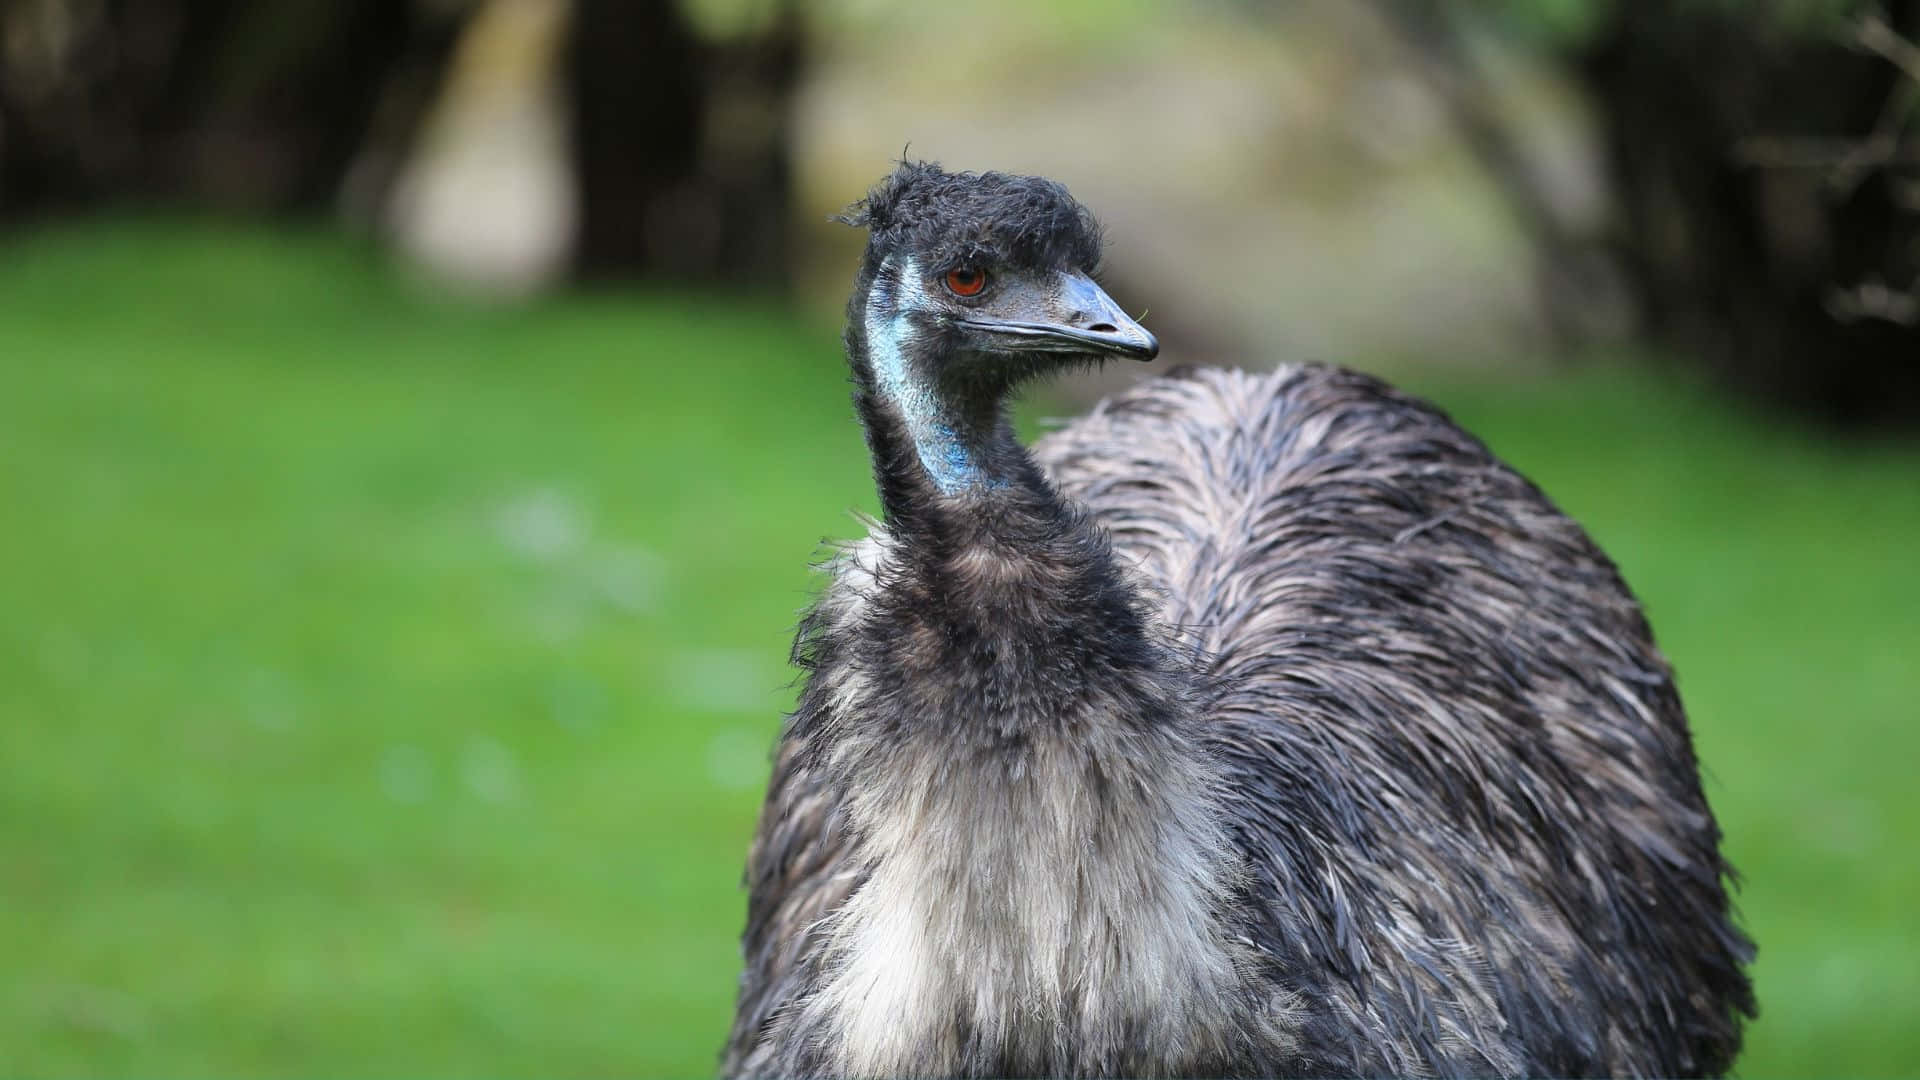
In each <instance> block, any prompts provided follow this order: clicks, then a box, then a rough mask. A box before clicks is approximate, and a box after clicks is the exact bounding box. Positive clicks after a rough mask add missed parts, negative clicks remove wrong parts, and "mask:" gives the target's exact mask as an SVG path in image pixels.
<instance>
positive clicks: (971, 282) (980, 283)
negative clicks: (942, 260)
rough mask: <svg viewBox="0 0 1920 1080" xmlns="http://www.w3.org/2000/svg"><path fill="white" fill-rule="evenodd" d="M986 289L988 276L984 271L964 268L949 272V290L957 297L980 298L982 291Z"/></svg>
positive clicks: (968, 267)
mask: <svg viewBox="0 0 1920 1080" xmlns="http://www.w3.org/2000/svg"><path fill="white" fill-rule="evenodd" d="M986 287H987V275H986V271H984V270H975V269H974V268H973V267H971V266H963V267H961V268H960V269H958V270H949V271H947V289H948V290H949V291H951V292H952V293H953V295H955V296H979V295H980V290H981V289H984V288H986Z"/></svg>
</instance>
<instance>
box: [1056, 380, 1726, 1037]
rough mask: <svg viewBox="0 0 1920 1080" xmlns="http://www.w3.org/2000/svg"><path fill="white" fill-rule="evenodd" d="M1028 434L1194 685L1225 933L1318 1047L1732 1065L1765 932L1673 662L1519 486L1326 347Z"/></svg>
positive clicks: (1175, 384)
mask: <svg viewBox="0 0 1920 1080" xmlns="http://www.w3.org/2000/svg"><path fill="white" fill-rule="evenodd" d="M1034 453H1035V456H1036V457H1037V458H1038V459H1039V461H1040V462H1041V463H1042V464H1043V465H1044V466H1045V467H1046V469H1047V470H1048V472H1049V473H1050V474H1051V476H1052V477H1053V479H1054V480H1055V482H1056V484H1057V485H1058V486H1059V488H1060V489H1061V491H1062V492H1063V493H1065V494H1066V495H1068V496H1070V497H1071V498H1073V499H1076V500H1078V501H1080V502H1083V503H1084V504H1086V505H1087V506H1088V507H1089V508H1090V509H1091V510H1092V512H1093V515H1094V517H1095V519H1096V520H1097V521H1098V522H1099V523H1100V524H1101V525H1102V526H1104V527H1105V528H1106V529H1107V530H1108V531H1109V532H1110V533H1111V534H1112V537H1113V543H1114V546H1115V549H1116V553H1117V554H1118V556H1119V558H1120V561H1121V562H1122V563H1123V564H1130V565H1132V566H1133V567H1134V568H1135V571H1136V573H1137V574H1138V576H1139V578H1140V579H1141V583H1142V585H1143V587H1144V588H1145V589H1146V590H1147V591H1148V593H1149V594H1150V595H1157V596H1158V598H1159V600H1160V603H1161V604H1162V613H1163V615H1164V617H1165V620H1166V622H1167V623H1168V624H1169V625H1170V626H1172V627H1174V628H1175V631H1176V633H1177V634H1178V635H1179V637H1180V639H1181V644H1182V645H1183V647H1185V648H1188V649H1191V650H1193V652H1194V653H1195V655H1197V656H1198V657H1199V658H1200V659H1199V661H1198V662H1199V664H1200V666H1201V667H1202V669H1203V670H1204V671H1205V672H1206V673H1207V675H1208V676H1209V678H1208V684H1209V685H1210V687H1211V691H1210V693H1211V696H1210V698H1209V701H1210V704H1209V706H1208V707H1207V709H1206V715H1207V717H1208V730H1209V731H1210V732H1211V737H1212V740H1213V743H1214V745H1215V747H1216V749H1217V751H1218V753H1219V754H1220V755H1221V757H1222V758H1223V760H1224V761H1225V762H1226V763H1227V775H1228V779H1229V782H1230V786H1231V788H1232V791H1231V793H1230V795H1229V796H1228V801H1227V811H1228V819H1229V825H1230V829H1231V831H1232V834H1233V837H1234V839H1235V840H1236V841H1237V842H1238V844H1239V845H1240V847H1241V849H1242V851H1243V852H1244V854H1245V855H1246V858H1247V864H1248V871H1249V874H1250V881H1249V883H1248V887H1249V889H1250V891H1251V896H1250V897H1249V899H1250V901H1251V902H1250V903H1249V904H1248V905H1247V912H1246V918H1247V920H1248V925H1247V926H1246V927H1245V932H1246V933H1247V935H1248V936H1249V937H1251V938H1252V939H1253V940H1254V941H1255V942H1256V943H1257V944H1258V945H1259V946H1260V947H1261V948H1262V950H1263V951H1265V952H1267V953H1269V954H1270V955H1272V956H1273V957H1274V958H1275V960H1276V961H1277V962H1276V963H1275V965H1274V970H1276V971H1278V972H1281V973H1282V974H1281V975H1279V976H1277V978H1279V979H1280V981H1281V982H1282V983H1283V984H1284V985H1283V987H1282V989H1283V990H1285V991H1289V992H1291V994H1290V996H1288V995H1285V994H1283V995H1282V998H1281V1000H1291V1001H1292V1003H1293V1007H1294V1008H1295V1009H1296V1010H1297V1011H1298V1014H1299V1015H1298V1016H1297V1018H1296V1020H1297V1022H1298V1024H1299V1031H1300V1036H1301V1044H1302V1046H1301V1050H1302V1053H1303V1055H1304V1056H1305V1059H1306V1060H1309V1061H1313V1062H1316V1063H1317V1065H1318V1067H1320V1068H1323V1069H1325V1070H1326V1071H1329V1072H1395V1073H1403V1074H1405V1073H1413V1072H1419V1071H1422V1070H1423V1069H1424V1068H1429V1067H1432V1066H1433V1065H1434V1063H1440V1065H1441V1067H1442V1069H1443V1071H1444V1070H1445V1069H1447V1068H1448V1067H1451V1069H1453V1070H1457V1071H1460V1072H1467V1073H1473V1072H1479V1073H1486V1072H1496V1071H1497V1072H1503V1073H1515V1072H1525V1073H1533V1074H1554V1075H1566V1074H1575V1073H1590V1072H1595V1071H1604V1072H1609V1073H1616V1074H1650V1073H1674V1074H1680V1073H1706V1074H1711V1073H1717V1072H1720V1071H1722V1070H1724V1069H1725V1068H1726V1067H1727V1066H1728V1065H1729V1064H1730V1063H1731V1061H1732V1058H1733V1056H1734V1054H1735V1052H1736V1051H1737V1049H1738V1046H1739V1041H1740V1023H1741V1019H1742V1016H1743V1015H1748V1014H1750V1013H1751V1012H1752V1008H1753V1002H1752V994H1751V990H1750V988H1749V986H1748V983H1747V980H1746V977H1745V975H1744V974H1743V973H1742V970H1741V965H1742V964H1743V963H1744V962H1745V961H1746V959H1747V958H1748V957H1749V956H1750V954H1751V951H1752V950H1751V946H1750V945H1749V944H1748V942H1747V941H1746V939H1745V938H1744V937H1743V936H1742V935H1741V934H1740V933H1739V931H1738V930H1737V929H1736V928H1735V927H1734V925H1733V924H1732V922H1731V920H1730V917H1729V912H1728V898H1727V893H1726V890H1725V887H1724V885H1723V877H1724V876H1725V875H1727V874H1728V873H1729V869H1728V867H1727V866H1726V865H1725V863H1723V862H1722V860H1721V858H1720V856H1719V853H1718V842H1719V832H1718V829H1717V827H1716V825H1715V823H1714V820H1713V816H1712V814H1711V812H1710V811H1709V809H1708V807H1707V803H1706V800H1705V798H1704V797H1703V796H1702V794H1701V790H1700V784H1699V778H1698V770H1697V767H1696V762H1695V758H1694V753H1693V748H1692V744H1691V739H1690V736H1689V733H1688V730H1687V724H1686V718H1685V713H1684V711H1683V710H1682V707H1681V704H1680V700H1679V697H1678V695H1677V694H1676V692H1675V690H1674V685H1673V678H1672V673H1671V671H1670V670H1669V668H1668V666H1667V664H1666V661H1665V660H1664V658H1662V656H1661V655H1660V653H1659V651H1658V650H1657V649H1656V648H1655V646H1654V643H1653V640H1652V636H1651V633H1650V631H1649V630H1648V627H1647V623H1646V620H1645V619H1644V617H1643V616H1642V614H1641V612H1640V609H1639V606H1638V605H1637V604H1636V602H1635V601H1634V599H1633V596H1632V594H1631V593H1630V592H1629V591H1628V589H1627V588H1626V586H1625V585H1624V584H1623V583H1622V581H1621V579H1620V577H1619V574H1618V572H1617V571H1616V570H1615V569H1614V567H1613V564H1612V563H1611V562H1609V561H1608V559H1607V558H1606V557H1605V556H1604V555H1603V554H1602V553H1601V552H1600V551H1599V549H1598V548H1596V547H1595V546H1594V544H1593V542H1592V541H1591V540H1590V539H1588V537H1587V536H1586V534H1585V533H1584V532H1583V531H1582V530H1581V529H1580V527H1579V526H1578V525H1576V524H1575V523H1574V522H1573V521H1571V520H1570V519H1568V518H1567V517H1566V516H1565V515H1563V514H1562V513H1560V511H1558V510H1557V509H1556V508H1555V507H1554V506H1553V504H1552V503H1551V502H1550V501H1548V499H1547V498H1546V497H1545V496H1544V495H1542V494H1541V493H1540V492H1539V490H1538V489H1536V488H1535V487H1534V486H1533V485H1532V484H1530V483H1528V482H1527V481H1526V480H1525V479H1524V478H1522V477H1521V476H1519V475H1518V474H1517V473H1515V472H1514V471H1513V470H1511V469H1509V468H1507V467H1506V466H1505V465H1503V464H1501V463H1500V462H1499V461H1498V460H1496V459H1495V458H1494V457H1493V456H1492V455H1491V454H1490V453H1489V452H1488V451H1487V449H1486V448H1485V447H1484V446H1483V445H1481V444H1480V443H1479V442H1478V441H1477V440H1475V439H1473V438H1472V437H1471V436H1469V435H1467V434H1466V433H1464V432H1462V431H1461V430H1460V429H1459V428H1457V427H1455V426H1454V425H1453V424H1452V423H1451V422H1450V421H1448V420H1447V418H1446V417H1445V416H1444V415H1442V414H1440V413H1439V412H1437V411H1435V410H1433V409H1431V408H1430V407H1428V406H1426V405H1424V404H1422V403H1419V402H1417V401H1414V400H1412V399H1410V398H1407V397H1404V396H1402V395H1399V394H1397V393H1396V392H1394V391H1392V390H1391V389H1389V388H1387V387H1385V386H1384V385H1382V384H1381V383H1379V382H1377V381H1375V380H1372V379H1369V378H1366V377H1363V376H1359V375H1355V374H1352V373H1349V372H1344V371H1338V370H1333V369H1327V368H1319V367H1290V368H1283V369H1281V370H1280V371H1278V372H1276V373H1274V374H1272V375H1266V376H1253V375H1246V374H1241V373H1236V372H1225V371H1214V370H1206V371H1190V372H1184V373H1176V375H1175V376H1173V377H1170V378H1166V379H1156V380H1152V381H1150V382H1147V383H1144V384H1142V385H1141V386H1140V387H1138V388H1136V389H1134V390H1132V391H1130V392H1128V393H1125V394H1122V395H1120V396H1118V397H1116V398H1113V399H1111V400H1109V401H1108V402H1106V403H1104V404H1103V405H1102V406H1101V407H1100V408H1098V409H1097V410H1096V411H1095V412H1094V413H1092V414H1091V415H1089V416H1088V417H1086V418H1084V419H1082V420H1080V421H1078V422H1076V423H1075V424H1073V425H1072V426H1070V427H1068V428H1067V429H1065V430H1063V431H1061V432H1059V433H1056V434H1054V435H1052V436H1049V437H1048V438H1046V439H1044V440H1042V441H1041V442H1040V443H1039V444H1038V445H1036V446H1035V447H1034Z"/></svg>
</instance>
